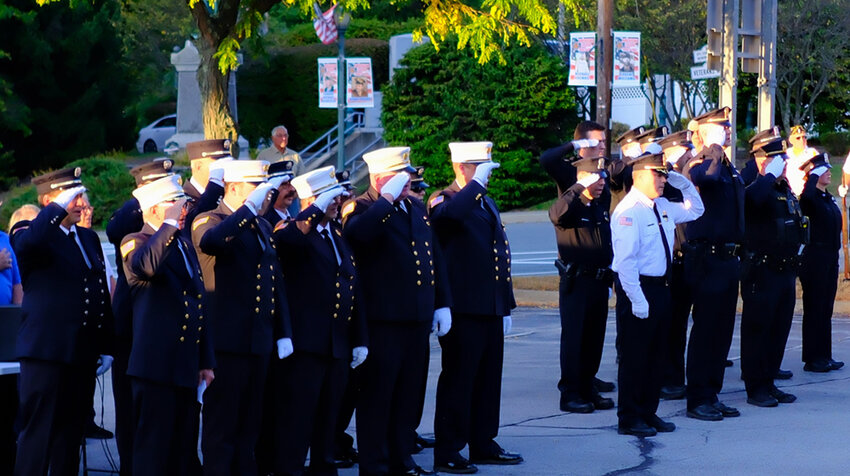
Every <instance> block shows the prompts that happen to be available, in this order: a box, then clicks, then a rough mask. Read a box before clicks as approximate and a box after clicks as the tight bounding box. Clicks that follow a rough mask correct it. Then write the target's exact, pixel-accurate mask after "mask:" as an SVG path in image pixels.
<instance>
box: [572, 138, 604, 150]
mask: <svg viewBox="0 0 850 476" xmlns="http://www.w3.org/2000/svg"><path fill="white" fill-rule="evenodd" d="M570 144H572V145H573V149H575V150H579V149H587V148H590V147H596V146H597V145H599V141H598V140H596V139H576V140H573V141H570Z"/></svg>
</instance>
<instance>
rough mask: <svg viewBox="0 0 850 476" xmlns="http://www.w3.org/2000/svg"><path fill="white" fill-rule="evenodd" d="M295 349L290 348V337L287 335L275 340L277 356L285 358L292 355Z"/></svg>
mask: <svg viewBox="0 0 850 476" xmlns="http://www.w3.org/2000/svg"><path fill="white" fill-rule="evenodd" d="M294 351H295V349H293V348H292V339H290V338H289V337H284V338H283V339H278V340H277V358H278V359H285V358H287V357H289V356H290V355H292V352H294Z"/></svg>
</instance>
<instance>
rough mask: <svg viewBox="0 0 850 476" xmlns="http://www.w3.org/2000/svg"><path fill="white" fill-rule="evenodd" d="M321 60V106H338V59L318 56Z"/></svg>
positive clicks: (331, 107)
mask: <svg viewBox="0 0 850 476" xmlns="http://www.w3.org/2000/svg"><path fill="white" fill-rule="evenodd" d="M318 60H319V107H320V108H330V109H336V108H337V103H336V101H337V96H336V87H337V75H336V70H337V59H336V58H318Z"/></svg>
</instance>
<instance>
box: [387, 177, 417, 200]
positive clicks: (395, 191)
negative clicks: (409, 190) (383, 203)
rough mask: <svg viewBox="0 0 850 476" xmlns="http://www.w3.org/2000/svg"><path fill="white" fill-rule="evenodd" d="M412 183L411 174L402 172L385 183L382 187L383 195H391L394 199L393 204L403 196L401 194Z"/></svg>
mask: <svg viewBox="0 0 850 476" xmlns="http://www.w3.org/2000/svg"><path fill="white" fill-rule="evenodd" d="M408 182H410V174H409V173H407V172H401V173H397V174H395V176H393V178H391V179H389V180H387V181H386V182H384V185H383V186H382V187H381V195H389V196H390V197H392V200H390V201H391V202H395V201H396V200H398V197H400V196H401V192H403V191H404V187H405V185H407V184H408Z"/></svg>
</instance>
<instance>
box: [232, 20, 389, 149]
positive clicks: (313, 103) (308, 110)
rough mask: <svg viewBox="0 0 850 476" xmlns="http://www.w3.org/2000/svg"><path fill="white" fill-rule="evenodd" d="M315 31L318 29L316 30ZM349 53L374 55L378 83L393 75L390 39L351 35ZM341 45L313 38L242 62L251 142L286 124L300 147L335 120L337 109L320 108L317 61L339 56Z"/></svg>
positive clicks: (244, 123) (243, 111)
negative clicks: (314, 41) (314, 42)
mask: <svg viewBox="0 0 850 476" xmlns="http://www.w3.org/2000/svg"><path fill="white" fill-rule="evenodd" d="M313 35H314V36H315V32H313ZM345 51H346V55H347V56H352V57H354V56H368V57H370V58H372V74H373V75H374V78H373V80H374V87H375V90H376V91H378V90H380V89H381V88H382V86H383V85H384V84H385V83H386V82H387V79H388V77H389V43H387V42H386V41H382V40H372V39H353V40H346V42H345ZM336 56H337V47H336V45H322V44H314V45H308V46H297V47H293V48H283V49H281V50H280V51H278V52H275V53H272V54H271V56H270V58H268V60H267V61H265V60H252V61H247V62H246V63H245V64H244V65H242V66H241V67H240V68H239V79H238V81H237V88H238V93H239V132H240V133H241V134H242V135H244V136H245V137H246V138H247V139H248V140H249V141H250V142H251V143H252V144H255V143H256V142H257V140H259V139H261V138H266V140H268V137H269V136H270V134H271V129H272V128H273V127H274V126H276V125H278V124H284V125H285V126H286V128H287V129H288V130H289V143H290V147H291V148H293V149H301V148H303V147H305V146H307V145H309V144H310V143H311V142H313V141H314V140H316V138H317V137H319V136H320V135H322V134H324V133H325V132H326V131H327V130H328V129H330V128H331V127H332V126H333V125H335V124H336V120H337V117H336V116H337V111H336V109H319V88H318V86H317V84H318V62H317V58H320V57H336Z"/></svg>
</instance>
